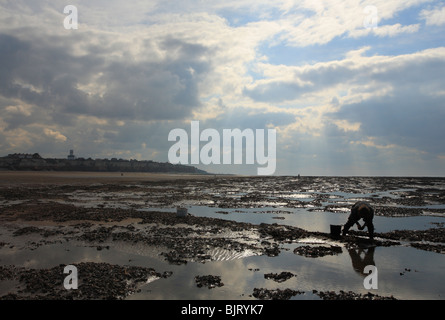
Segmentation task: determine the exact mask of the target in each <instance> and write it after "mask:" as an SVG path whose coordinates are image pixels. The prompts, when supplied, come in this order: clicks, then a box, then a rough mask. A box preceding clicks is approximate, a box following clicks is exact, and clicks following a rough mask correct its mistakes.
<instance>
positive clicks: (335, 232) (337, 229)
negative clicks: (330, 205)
mask: <svg viewBox="0 0 445 320" xmlns="http://www.w3.org/2000/svg"><path fill="white" fill-rule="evenodd" d="M340 235H341V225H335V224H331V238H332V239H340V238H341V236H340Z"/></svg>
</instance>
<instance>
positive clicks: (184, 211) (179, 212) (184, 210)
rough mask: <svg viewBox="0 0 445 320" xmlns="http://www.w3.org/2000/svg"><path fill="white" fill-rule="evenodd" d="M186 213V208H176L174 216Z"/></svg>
mask: <svg viewBox="0 0 445 320" xmlns="http://www.w3.org/2000/svg"><path fill="white" fill-rule="evenodd" d="M186 215H187V208H181V207H177V208H176V216H177V217H185V216H186Z"/></svg>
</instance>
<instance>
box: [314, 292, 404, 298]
mask: <svg viewBox="0 0 445 320" xmlns="http://www.w3.org/2000/svg"><path fill="white" fill-rule="evenodd" d="M312 292H313V293H314V294H316V295H318V296H319V297H320V298H322V299H323V300H397V299H396V298H394V297H393V296H390V297H384V296H379V295H376V294H373V293H371V292H368V293H365V294H361V293H355V292H352V291H348V292H345V291H343V290H340V292H338V293H337V292H335V291H317V290H313V291H312Z"/></svg>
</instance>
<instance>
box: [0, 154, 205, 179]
mask: <svg viewBox="0 0 445 320" xmlns="http://www.w3.org/2000/svg"><path fill="white" fill-rule="evenodd" d="M0 170H8V171H87V172H88V171H89V172H157V173H160V172H162V173H189V174H207V172H206V171H204V170H200V169H198V168H196V167H193V166H186V165H181V164H171V163H168V162H155V161H151V160H141V161H139V160H133V159H131V160H126V159H117V158H112V159H91V158H88V159H85V158H75V159H57V158H42V157H41V156H40V155H39V154H38V153H34V154H21V153H20V154H19V153H15V154H9V155H7V156H5V157H0Z"/></svg>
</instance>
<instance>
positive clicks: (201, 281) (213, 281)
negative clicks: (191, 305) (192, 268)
mask: <svg viewBox="0 0 445 320" xmlns="http://www.w3.org/2000/svg"><path fill="white" fill-rule="evenodd" d="M195 282H196V286H197V287H198V288H202V287H207V288H209V289H213V288H216V287H222V286H223V285H224V283H222V282H221V276H212V275H207V276H196V277H195Z"/></svg>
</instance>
